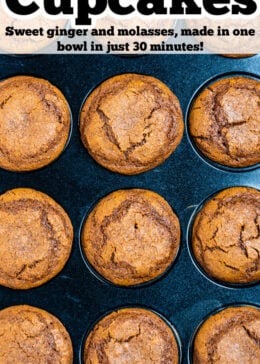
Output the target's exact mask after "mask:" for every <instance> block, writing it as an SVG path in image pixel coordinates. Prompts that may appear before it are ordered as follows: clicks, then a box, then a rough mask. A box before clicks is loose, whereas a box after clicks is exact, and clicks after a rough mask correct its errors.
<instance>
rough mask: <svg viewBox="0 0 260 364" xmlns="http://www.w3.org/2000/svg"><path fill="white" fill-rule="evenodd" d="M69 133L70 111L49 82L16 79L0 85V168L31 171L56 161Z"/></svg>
mask: <svg viewBox="0 0 260 364" xmlns="http://www.w3.org/2000/svg"><path fill="white" fill-rule="evenodd" d="M69 132H70V110H69V106H68V103H67V101H66V99H65V97H64V95H63V94H62V93H61V91H60V90H59V89H58V88H57V87H55V86H53V85H52V84H51V83H50V82H49V81H46V80H44V79H40V78H36V77H31V76H15V77H11V78H8V79H6V80H4V81H2V82H0V167H1V168H4V169H7V170H10V171H31V170H34V169H38V168H41V167H43V166H46V165H48V164H50V163H51V162H52V161H54V160H55V159H56V158H57V157H58V156H59V155H60V154H61V152H62V151H63V149H64V147H65V145H66V142H67V140H68V136H69Z"/></svg>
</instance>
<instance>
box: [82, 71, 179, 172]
mask: <svg viewBox="0 0 260 364" xmlns="http://www.w3.org/2000/svg"><path fill="white" fill-rule="evenodd" d="M183 128H184V124H183V118H182V111H181V108H180V104H179V101H178V99H177V97H176V96H175V95H174V94H173V93H172V92H171V91H170V89H169V88H168V87H167V86H166V85H165V84H163V83H162V82H161V81H159V80H158V79H156V78H154V77H150V76H145V75H139V74H132V73H128V74H122V75H117V76H114V77H112V78H110V79H108V80H106V81H104V82H103V83H102V84H101V85H99V86H98V87H97V88H96V89H95V90H94V91H93V92H92V93H91V94H90V95H89V96H88V97H87V99H86V101H85V102H84V105H83V107H82V110H81V114H80V133H81V139H82V141H83V144H84V146H85V147H86V148H87V150H88V152H89V153H90V155H91V156H92V157H93V158H94V159H95V160H96V161H97V162H98V163H99V164H101V165H102V166H103V167H105V168H107V169H110V170H111V171H114V172H118V173H122V174H127V175H132V174H138V173H141V172H145V171H148V170H150V169H152V168H154V167H156V166H158V165H159V164H161V163H162V162H163V161H165V159H166V158H168V157H169V156H170V154H171V153H172V152H173V151H174V150H175V149H176V148H177V146H178V144H179V143H180V141H181V139H182V135H183Z"/></svg>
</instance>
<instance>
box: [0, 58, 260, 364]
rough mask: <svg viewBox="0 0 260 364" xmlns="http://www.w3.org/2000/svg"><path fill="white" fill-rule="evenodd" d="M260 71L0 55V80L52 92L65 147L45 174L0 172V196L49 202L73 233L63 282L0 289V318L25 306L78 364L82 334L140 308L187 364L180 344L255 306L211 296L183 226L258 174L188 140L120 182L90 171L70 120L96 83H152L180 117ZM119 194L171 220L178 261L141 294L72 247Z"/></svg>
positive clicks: (222, 62)
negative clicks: (86, 222)
mask: <svg viewBox="0 0 260 364" xmlns="http://www.w3.org/2000/svg"><path fill="white" fill-rule="evenodd" d="M259 71H260V59H259V56H258V55H256V56H253V57H250V58H241V59H232V58H224V57H222V56H219V55H214V54H204V55H184V54H183V55H144V56H138V57H123V56H113V55H94V54H93V55H36V56H35V55H34V56H25V57H13V56H7V55H0V79H4V78H7V77H10V76H14V75H20V74H26V75H33V76H36V77H42V78H45V79H47V80H49V81H50V82H51V83H53V84H54V85H55V86H57V87H58V88H60V90H61V91H62V92H63V93H64V95H65V97H66V98H67V100H68V103H69V105H70V108H71V112H72V118H73V123H74V125H73V128H72V133H71V138H70V141H69V143H68V146H67V148H66V149H65V150H64V152H63V153H62V155H61V156H60V157H59V158H58V159H57V160H56V161H54V162H53V163H52V164H51V165H49V166H47V167H45V168H43V169H41V170H38V171H33V172H25V173H14V172H8V171H5V170H0V181H1V184H0V186H1V188H0V193H3V192H5V191H6V190H8V189H11V188H16V187H30V188H35V189H37V190H40V191H42V192H44V193H47V194H49V195H50V196H51V197H52V198H54V199H55V200H56V201H57V202H58V203H59V204H61V205H62V206H63V207H64V209H65V210H66V211H67V213H68V214H69V216H70V218H71V220H72V223H73V226H74V232H75V238H74V245H73V250H72V254H71V256H70V259H69V261H68V263H67V264H66V266H65V268H64V269H63V270H62V272H61V273H60V274H59V275H58V276H56V277H55V278H54V279H52V280H51V281H50V282H48V283H46V284H45V285H43V286H41V287H38V288H34V289H31V290H27V291H15V290H11V289H8V288H5V287H0V302H1V304H0V309H2V308H5V307H8V306H11V305H15V304H29V305H33V306H38V307H40V308H43V309H45V310H47V311H49V312H50V313H52V314H54V315H55V316H57V317H58V318H59V319H60V320H61V321H62V323H63V324H64V325H65V327H66V328H67V329H68V331H69V333H70V335H71V338H72V342H73V346H74V363H76V364H77V363H79V358H80V352H81V343H82V340H83V339H84V337H85V334H86V332H87V330H88V329H89V328H90V327H92V325H93V323H95V322H96V321H97V320H99V319H100V318H101V317H102V316H103V315H104V314H106V313H107V312H111V310H114V309H116V308H118V307H122V306H141V307H146V308H147V307H148V308H150V309H152V310H154V311H156V312H158V313H160V314H161V315H162V316H163V317H165V318H166V319H167V320H168V321H169V322H170V323H172V324H173V325H174V327H175V328H176V330H177V332H178V333H179V336H180V339H181V342H182V352H183V360H182V363H184V364H186V363H187V352H188V346H189V340H190V338H191V337H192V334H193V332H194V330H195V328H196V327H197V326H198V324H199V323H200V322H201V320H202V319H203V318H204V317H205V316H206V315H207V314H208V313H209V312H212V311H214V310H216V309H218V308H219V307H221V306H223V305H228V304H231V303H232V304H235V303H240V302H243V303H246V304H255V305H257V304H260V285H255V286H253V287H252V286H250V287H245V288H243V289H239V288H228V287H223V286H219V285H217V284H215V283H213V282H212V281H209V280H208V279H206V278H205V277H204V276H203V275H202V274H201V273H200V272H199V271H198V270H197V268H196V267H195V266H194V264H193V263H192V260H191V258H190V256H189V253H188V248H187V244H186V234H187V229H188V222H189V219H190V217H191V215H192V213H193V211H194V210H195V208H196V207H197V205H199V203H200V202H201V201H203V200H204V199H205V198H206V197H207V196H209V195H211V194H213V193H215V192H216V191H218V190H221V189H224V188H226V187H229V186H238V185H244V186H251V187H255V188H258V189H259V188H260V169H259V168H258V169H254V170H246V171H238V172H236V173H234V172H232V171H231V170H228V171H227V170H225V171H223V170H220V169H216V168H214V167H213V166H212V165H210V164H208V163H207V162H205V160H204V159H201V158H200V157H199V156H198V155H197V153H195V152H194V150H193V148H192V147H191V145H190V143H189V141H188V138H187V132H186V133H185V135H184V138H183V140H182V142H181V144H180V145H179V146H178V148H177V149H176V151H175V152H174V153H173V154H172V155H171V156H170V157H169V158H168V160H166V161H165V162H164V163H163V164H162V165H160V166H158V167H157V168H155V169H153V170H151V171H148V172H145V173H142V174H140V175H137V176H124V175H119V174H116V173H113V172H110V171H108V170H106V169H104V168H103V167H101V166H99V165H98V164H97V163H96V162H95V161H94V160H93V159H92V158H91V157H90V156H89V155H88V153H87V151H86V150H85V148H84V147H83V144H82V143H81V140H80V135H79V130H78V117H79V112H80V108H81V105H82V102H83V100H84V98H85V96H86V94H88V93H89V91H90V90H92V89H93V88H94V87H96V86H97V85H98V84H100V82H102V81H103V80H105V79H107V78H109V77H111V76H113V75H116V74H119V73H125V72H135V73H143V74H147V75H151V76H154V77H157V78H158V79H160V80H161V81H162V82H164V83H165V84H166V85H167V86H168V87H169V88H170V89H171V90H172V91H173V92H174V93H175V94H176V95H177V97H178V98H179V100H180V102H181V106H182V110H183V114H184V115H186V113H187V110H188V105H189V103H190V102H191V100H192V98H193V94H194V93H195V91H196V90H197V89H198V88H199V87H201V86H202V85H203V84H205V82H206V81H207V80H209V79H213V78H214V77H216V76H218V75H222V74H224V73H230V72H232V73H240V72H242V73H250V74H254V75H255V76H257V73H258V72H259ZM124 188H144V189H150V190H152V191H155V192H157V193H159V194H160V195H161V196H162V197H164V198H165V199H166V200H167V201H168V202H169V204H170V205H171V206H172V208H173V209H174V211H175V212H176V213H177V215H178V217H179V219H180V223H181V230H182V241H181V248H180V252H179V255H178V259H177V261H176V262H175V264H174V265H173V266H172V267H171V269H170V270H169V271H168V272H167V274H166V275H163V277H161V279H159V280H156V281H155V282H152V283H151V284H149V285H145V286H142V287H135V288H131V289H129V288H124V287H118V286H114V285H112V284H107V283H105V282H103V281H101V280H99V279H97V277H95V276H94V275H93V274H92V273H91V272H90V271H89V269H88V268H87V267H86V265H85V262H84V260H83V257H82V255H81V251H80V246H79V240H80V229H81V223H82V221H83V219H84V217H85V216H86V214H87V213H88V211H90V210H91V208H92V207H93V206H94V205H95V204H96V203H97V202H98V201H99V200H100V199H101V198H102V197H103V196H105V195H107V194H108V193H110V192H112V191H115V190H118V189H124Z"/></svg>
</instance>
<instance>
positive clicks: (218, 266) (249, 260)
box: [191, 187, 260, 284]
mask: <svg viewBox="0 0 260 364" xmlns="http://www.w3.org/2000/svg"><path fill="white" fill-rule="evenodd" d="M191 239H192V251H193V254H194V258H195V259H196V261H197V262H198V264H199V265H200V267H201V268H202V269H203V270H204V271H205V273H206V274H207V275H208V276H209V277H211V278H213V279H217V280H219V281H222V282H226V283H233V284H246V283H256V282H258V281H259V280H260V266H259V254H260V251H259V249H258V248H257V242H258V241H259V242H260V191H259V190H257V189H255V188H251V187H230V188H227V189H225V190H222V191H220V192H218V193H216V194H215V195H214V196H213V197H211V198H210V199H209V200H208V201H206V202H205V204H204V205H203V206H202V208H201V209H200V210H199V211H198V213H197V214H196V217H195V219H194V223H193V226H192V237H191Z"/></svg>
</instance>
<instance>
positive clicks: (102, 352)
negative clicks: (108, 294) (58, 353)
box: [84, 308, 179, 364]
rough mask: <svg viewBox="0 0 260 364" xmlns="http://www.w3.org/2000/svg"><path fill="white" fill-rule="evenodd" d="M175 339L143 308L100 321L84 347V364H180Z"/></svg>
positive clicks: (164, 324)
mask: <svg viewBox="0 0 260 364" xmlns="http://www.w3.org/2000/svg"><path fill="white" fill-rule="evenodd" d="M178 362H179V353H178V346H177V342H176V339H175V336H174V334H173V332H172V330H171V329H170V327H169V326H168V325H167V324H166V323H165V321H164V320H163V319H161V318H160V317H159V316H158V315H156V314H154V313H152V312H150V311H148V310H144V309H141V308H125V309H120V310H118V311H115V312H113V313H111V314H109V315H108V316H106V317H104V318H103V319H102V320H101V321H99V322H98V323H97V324H96V325H95V327H94V328H93V330H92V331H91V332H90V333H89V335H88V337H87V340H86V342H85V345H84V364H90V363H91V364H98V363H113V364H133V363H135V364H142V363H146V364H166V363H167V364H168V363H169V364H178Z"/></svg>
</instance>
